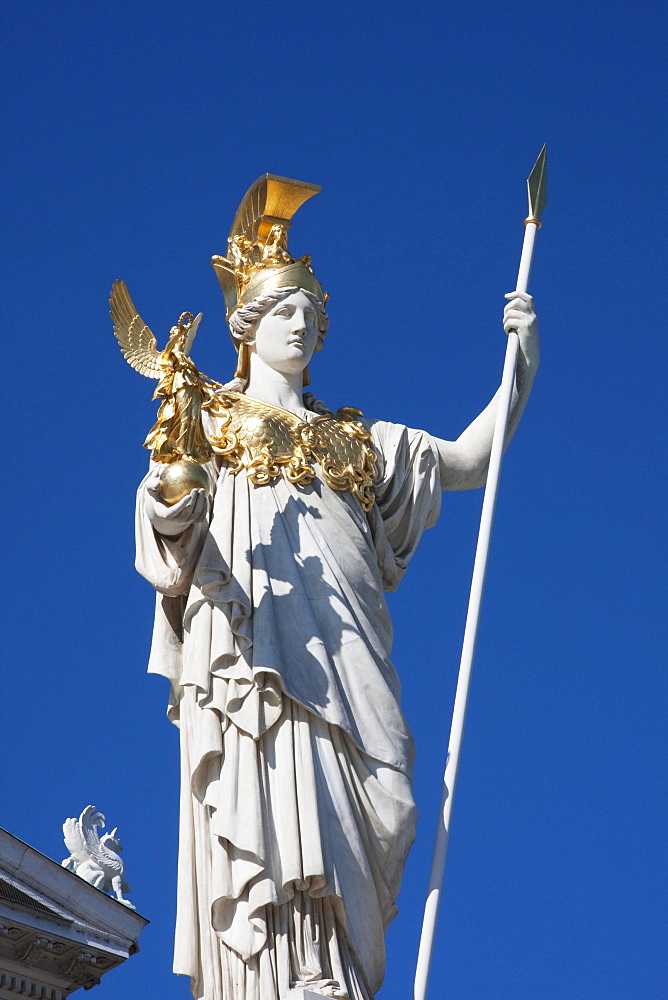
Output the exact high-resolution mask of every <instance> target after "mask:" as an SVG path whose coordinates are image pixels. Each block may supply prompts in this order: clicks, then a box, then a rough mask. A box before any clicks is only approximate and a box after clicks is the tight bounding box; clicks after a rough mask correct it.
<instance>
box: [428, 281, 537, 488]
mask: <svg viewBox="0 0 668 1000" xmlns="http://www.w3.org/2000/svg"><path fill="white" fill-rule="evenodd" d="M505 297H506V298H507V299H508V300H509V301H508V303H507V305H506V308H505V310H504V314H503V326H504V329H505V331H506V333H508V332H509V331H510V330H515V331H517V334H518V336H519V341H520V348H519V353H518V356H517V367H516V369H515V385H514V387H513V398H512V402H511V404H510V417H509V420H508V432H507V434H506V444H505V446H506V447H508V445H509V443H510V440H511V438H512V436H513V434H514V433H515V430H516V428H517V425H518V424H519V422H520V418H521V416H522V413H523V412H524V407H525V406H526V403H527V400H528V398H529V394H530V392H531V387H532V385H533V380H534V378H535V377H536V371H537V370H538V363H539V360H540V341H539V335H538V320H537V319H536V314H535V312H534V308H533V299H532V298H531V296H530V295H528V294H527V293H526V292H517V291H515V292H508V294H507V295H506V296H505ZM497 397H498V392H497V393H496V395H495V396H494V397H493V399H492V400H491V402H490V403H489V404H488V405H487V406H486V407H485V409H484V410H483V411H482V413H481V414H480V415H479V416H477V417H476V418H475V420H474V421H473V423H471V424H469V426H468V427H467V428H466V430H465V431H464V432H463V433H462V434H460V435H459V437H458V438H457V440H456V441H445V440H443V439H441V438H434V441H435V443H436V447H437V448H438V454H439V459H440V474H441V487H442V489H444V490H473V489H477V488H478V487H479V486H484V485H485V481H486V479H487V467H488V465H489V455H490V451H491V448H492V436H493V434H494V422H495V420H496V409H497Z"/></svg>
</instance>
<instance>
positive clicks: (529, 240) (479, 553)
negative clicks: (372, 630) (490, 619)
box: [413, 146, 546, 1000]
mask: <svg viewBox="0 0 668 1000" xmlns="http://www.w3.org/2000/svg"><path fill="white" fill-rule="evenodd" d="M528 186H529V218H528V219H527V220H526V222H525V230H524V243H523V245H522V256H521V258H520V266H519V272H518V275H517V285H516V289H517V291H518V292H526V290H527V288H528V285H529V273H530V271H531V260H532V257H533V248H534V242H535V239H536V232H537V230H538V228H539V226H540V214H541V212H542V210H543V208H544V207H545V202H546V174H545V146H543V148H542V150H541V151H540V154H539V156H538V159H537V161H536V165H535V166H534V168H533V170H532V171H531V174H530V176H529V180H528ZM518 349H519V337H518V336H517V334H516V333H514V332H512V331H511V332H510V333H509V334H508V343H507V346H506V358H505V362H504V365H503V376H502V378H501V387H500V389H499V395H498V409H497V413H496V423H495V425H494V436H493V438H492V450H491V453H490V458H489V470H488V473H487V485H486V487H485V497H484V500H483V504H482V513H481V515H480V530H479V532H478V545H477V547H476V554H475V562H474V564H473V578H472V581H471V593H470V596H469V606H468V612H467V615H466V627H465V629H464V640H463V643H462V655H461V660H460V665H459V677H458V679H457V691H456V694H455V704H454V708H453V712H452V724H451V728H450V740H449V743H448V756H447V762H446V766H445V774H444V776H443V796H442V799H441V812H440V816H439V823H438V830H437V833H436V844H435V846H434V857H433V861H432V866H431V875H430V876H429V889H428V895H427V903H426V905H425V910H424V919H423V922H422V936H421V938H420V949H419V952H418V960H417V968H416V971H415V990H414V994H413V996H414V1000H425V997H426V995H427V985H428V982H429V968H430V965H431V959H432V954H433V947H434V933H435V931H436V918H437V915H438V904H439V902H440V897H441V889H442V885H443V875H444V872H445V857H446V854H447V850H448V838H449V836H450V818H451V815H452V803H453V800H454V796H455V785H456V782H457V769H458V767H459V757H460V753H461V747H462V736H463V733H464V722H465V719H466V705H467V702H468V696H469V688H470V686H471V672H472V668H473V657H474V656H475V646H476V639H477V637H478V622H479V620H480V607H481V604H482V592H483V588H484V586H485V575H486V572H487V559H488V556H489V543H490V538H491V535H492V524H493V521H494V508H495V507H496V498H497V493H498V487H499V477H500V475H501V462H502V460H503V446H504V443H505V439H506V428H507V426H508V415H509V412H510V403H511V400H512V395H513V385H514V382H515V366H516V363H517V352H518Z"/></svg>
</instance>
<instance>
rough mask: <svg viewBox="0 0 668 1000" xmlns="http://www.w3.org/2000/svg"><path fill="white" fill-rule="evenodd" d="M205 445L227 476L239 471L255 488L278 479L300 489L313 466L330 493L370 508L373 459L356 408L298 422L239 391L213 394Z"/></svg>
mask: <svg viewBox="0 0 668 1000" xmlns="http://www.w3.org/2000/svg"><path fill="white" fill-rule="evenodd" d="M207 408H208V409H209V413H210V415H211V417H212V420H213V430H212V432H211V433H210V435H209V440H210V442H211V447H212V448H213V450H214V452H216V454H218V455H221V456H222V457H223V458H224V459H225V460H226V461H227V462H228V463H229V466H230V470H231V472H233V473H235V474H236V473H239V472H245V474H246V475H247V476H248V478H249V479H250V480H251V482H253V483H255V484H256V485H258V486H262V485H265V484H266V483H270V482H271V481H272V480H274V479H276V478H278V477H279V476H284V477H285V478H286V479H287V481H288V482H290V483H293V484H295V485H299V486H305V485H307V484H308V483H310V482H311V480H312V479H313V478H314V476H315V475H316V468H315V466H316V465H318V466H320V471H321V475H322V478H323V480H324V481H325V483H326V484H327V485H328V486H329V487H330V488H331V489H333V490H338V491H341V492H350V493H352V494H353V495H354V496H355V497H357V499H358V500H359V502H360V504H361V505H362V507H363V508H364V510H370V509H371V507H373V504H374V501H375V497H374V492H373V480H374V469H375V461H376V456H375V453H374V451H373V448H372V447H371V443H370V442H371V435H370V434H369V432H368V431H367V429H366V428H365V427H364V425H363V424H362V423H360V421H359V420H358V419H357V418H358V417H360V416H361V413H360V411H359V410H354V409H352V408H349V407H345V408H343V409H341V410H339V411H338V412H337V413H336V414H332V415H328V416H321V417H315V419H313V420H310V421H306V420H302V419H301V418H300V417H298V416H297V415H296V414H294V413H290V412H289V411H287V410H281V409H278V408H277V407H274V406H270V405H269V404H268V403H262V402H260V401H259V400H254V399H250V398H249V397H247V396H243V395H241V394H239V393H235V392H229V391H225V392H222V393H218V394H217V395H216V397H215V399H214V400H213V402H212V403H211V405H210V406H209V407H207Z"/></svg>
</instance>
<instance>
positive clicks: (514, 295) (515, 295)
mask: <svg viewBox="0 0 668 1000" xmlns="http://www.w3.org/2000/svg"><path fill="white" fill-rule="evenodd" d="M503 297H504V299H522V301H523V302H531V301H532V298H533V296H531V295H529V293H528V292H519V291H518V290H517V289H515V291H514V292H506V294H505V295H504V296H503Z"/></svg>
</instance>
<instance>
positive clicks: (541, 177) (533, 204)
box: [525, 143, 547, 226]
mask: <svg viewBox="0 0 668 1000" xmlns="http://www.w3.org/2000/svg"><path fill="white" fill-rule="evenodd" d="M527 190H528V192H529V218H528V219H526V222H536V223H538V225H539V226H540V217H541V215H542V214H543V212H544V211H545V206H546V205H547V143H545V145H544V146H543V148H542V149H541V151H540V153H539V154H538V159H537V160H536V162H535V163H534V167H533V170H532V171H531V173H530V174H529V177H528V178H527ZM526 222H525V225H526Z"/></svg>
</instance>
